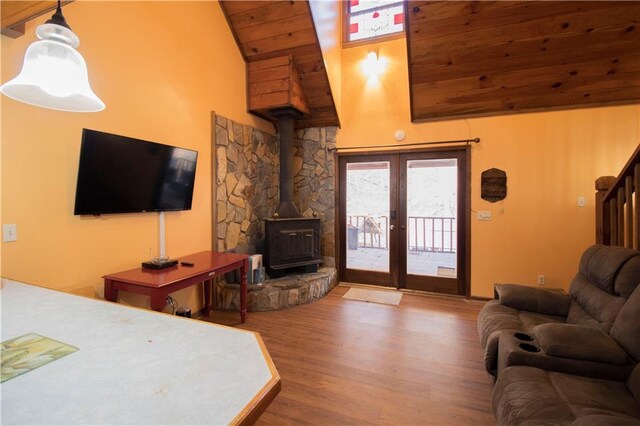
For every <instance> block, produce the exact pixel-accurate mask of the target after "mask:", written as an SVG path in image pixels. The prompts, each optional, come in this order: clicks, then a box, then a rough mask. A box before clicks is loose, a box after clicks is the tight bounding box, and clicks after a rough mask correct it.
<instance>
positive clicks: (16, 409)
mask: <svg viewBox="0 0 640 426" xmlns="http://www.w3.org/2000/svg"><path fill="white" fill-rule="evenodd" d="M2 284H3V287H2V289H1V290H0V304H1V307H2V312H1V318H2V325H1V331H2V333H1V334H2V341H3V342H4V341H6V340H9V339H12V338H14V337H18V336H21V335H23V334H27V333H37V334H40V335H42V336H46V337H49V338H51V339H54V340H58V341H61V342H64V343H67V344H69V345H71V346H75V347H77V348H79V351H77V352H74V353H72V354H70V355H67V356H65V357H63V358H60V359H58V360H56V361H53V362H51V363H49V364H46V365H44V366H42V367H39V368H37V369H35V370H32V371H29V372H27V373H25V374H22V375H21V376H18V377H15V378H13V379H10V380H8V381H6V382H4V383H2V384H1V385H0V392H1V393H0V402H1V410H2V414H1V418H0V419H1V423H2V424H3V425H10V424H47V425H50V424H65V425H71V424H96V425H97V424H135V425H142V424H180V425H186V424H227V423H229V422H231V421H232V420H233V419H234V418H235V417H236V416H237V415H238V414H239V413H240V412H241V411H242V410H243V409H245V407H246V406H247V405H248V404H249V403H250V402H251V401H252V400H253V399H254V398H255V397H256V396H257V395H258V394H259V393H260V392H261V391H262V390H263V388H264V387H265V386H267V385H268V384H269V383H272V382H273V380H274V376H277V372H276V371H275V369H273V370H272V369H271V368H270V363H271V361H270V359H269V356H268V354H267V353H266V350H265V351H264V355H263V348H262V347H261V340H260V339H259V337H257V335H256V334H255V333H252V332H248V331H243V330H237V329H233V328H228V327H223V326H217V325H214V324H210V323H206V322H201V321H196V320H191V319H186V318H182V317H175V316H170V315H166V314H160V313H155V312H151V311H146V310H142V309H136V308H129V307H126V306H122V305H118V304H116V303H110V302H104V301H100V300H93V299H88V298H83V297H80V296H74V295H71V294H66V293H61V292H57V291H52V290H48V289H44V288H40V287H35V286H31V285H27V284H22V283H18V282H15V281H10V280H6V279H3V280H2ZM265 356H266V357H267V359H265ZM271 367H272V364H271Z"/></svg>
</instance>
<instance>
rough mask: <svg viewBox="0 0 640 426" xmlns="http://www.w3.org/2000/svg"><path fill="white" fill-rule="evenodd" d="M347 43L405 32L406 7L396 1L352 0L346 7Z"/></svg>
mask: <svg viewBox="0 0 640 426" xmlns="http://www.w3.org/2000/svg"><path fill="white" fill-rule="evenodd" d="M346 9H347V10H346V15H347V23H346V37H345V39H346V41H347V42H351V41H360V40H366V39H371V38H376V37H381V36H386V35H389V34H395V33H399V32H402V31H404V7H403V4H402V1H396V0H350V1H348V2H347V5H346Z"/></svg>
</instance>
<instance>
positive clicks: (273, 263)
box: [264, 108, 322, 278]
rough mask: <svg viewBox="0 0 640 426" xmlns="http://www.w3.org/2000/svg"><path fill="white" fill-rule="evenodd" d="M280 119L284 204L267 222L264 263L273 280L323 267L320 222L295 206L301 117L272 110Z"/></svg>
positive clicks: (296, 113)
mask: <svg viewBox="0 0 640 426" xmlns="http://www.w3.org/2000/svg"><path fill="white" fill-rule="evenodd" d="M271 114H272V115H275V116H278V118H279V120H278V133H279V134H280V203H279V204H278V208H277V209H276V212H275V213H274V215H273V216H274V217H273V219H266V220H265V253H264V262H265V266H266V267H267V273H268V274H269V276H270V277H272V278H274V277H278V276H282V275H284V274H285V273H286V271H287V269H290V268H297V267H302V266H303V267H305V270H306V271H307V272H315V271H317V270H318V265H319V264H320V263H322V256H321V254H320V219H318V218H303V217H301V215H300V212H299V211H298V208H297V207H296V205H295V204H294V203H293V130H294V129H293V127H294V122H293V120H294V119H296V118H300V113H299V112H298V111H297V110H295V109H293V108H283V109H280V110H277V111H274V110H271Z"/></svg>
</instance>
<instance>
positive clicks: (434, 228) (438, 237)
mask: <svg viewBox="0 0 640 426" xmlns="http://www.w3.org/2000/svg"><path fill="white" fill-rule="evenodd" d="M408 228H409V229H408V233H407V242H408V245H409V250H410V251H428V252H440V253H455V252H456V242H457V238H456V218H455V217H424V216H409V223H408Z"/></svg>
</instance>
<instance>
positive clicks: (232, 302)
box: [215, 268, 337, 312]
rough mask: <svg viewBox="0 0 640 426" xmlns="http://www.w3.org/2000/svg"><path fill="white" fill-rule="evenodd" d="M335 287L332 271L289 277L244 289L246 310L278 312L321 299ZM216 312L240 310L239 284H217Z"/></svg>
mask: <svg viewBox="0 0 640 426" xmlns="http://www.w3.org/2000/svg"><path fill="white" fill-rule="evenodd" d="M336 284H337V273H336V270H335V269H334V268H320V269H319V270H318V272H313V273H307V274H291V275H287V276H285V277H282V278H276V279H273V280H267V281H265V282H264V283H262V284H261V285H258V284H249V285H248V286H247V296H248V299H247V309H248V310H249V311H254V312H255V311H277V310H279V309H286V308H288V307H289V306H296V305H302V304H305V303H309V302H313V301H314V300H318V299H321V298H322V297H323V296H324V295H326V294H327V293H329V291H331V289H333V288H334V287H335V286H336ZM215 291H216V309H230V310H236V311H238V310H240V285H239V284H227V283H225V282H220V283H218V284H217V285H216V289H215Z"/></svg>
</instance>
